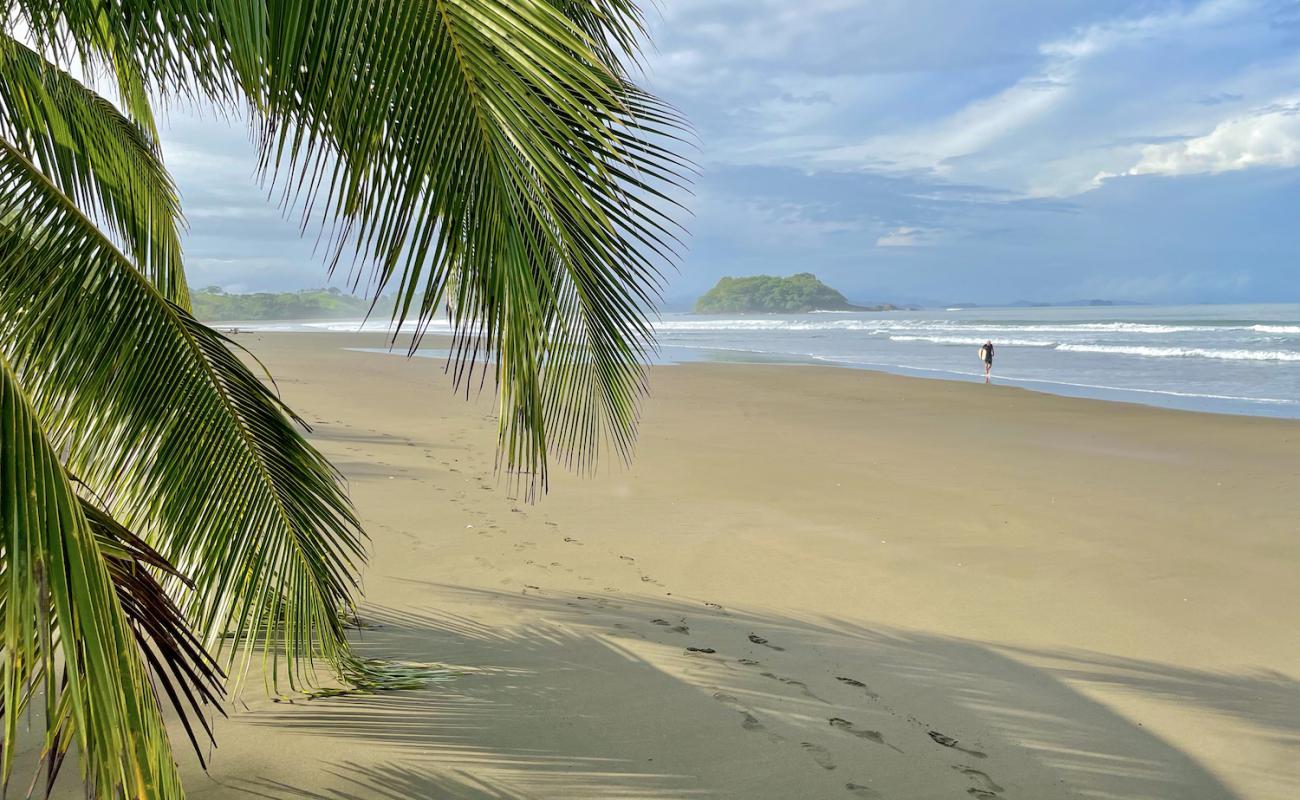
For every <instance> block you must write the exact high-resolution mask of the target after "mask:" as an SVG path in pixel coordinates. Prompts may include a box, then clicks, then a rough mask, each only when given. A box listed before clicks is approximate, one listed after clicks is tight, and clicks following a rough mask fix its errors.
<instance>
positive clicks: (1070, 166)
mask: <svg viewBox="0 0 1300 800" xmlns="http://www.w3.org/2000/svg"><path fill="white" fill-rule="evenodd" d="M1257 8H1258V4H1257V3H1256V2H1252V0H1206V1H1205V2H1202V3H1199V4H1196V5H1193V6H1191V7H1182V6H1178V7H1174V8H1173V9H1172V10H1167V11H1161V12H1158V13H1152V14H1148V15H1145V16H1140V17H1120V18H1116V19H1112V20H1108V21H1106V22H1102V23H1098V24H1093V25H1089V26H1086V27H1080V28H1077V29H1075V30H1074V31H1073V32H1072V33H1071V34H1070V35H1069V36H1065V37H1060V38H1055V39H1049V40H1046V41H1044V42H1043V43H1041V44H1039V45H1038V47H1037V50H1038V53H1039V55H1040V56H1041V59H1040V60H1039V63H1038V65H1037V67H1036V69H1034V70H1033V71H1032V72H1029V73H1028V74H1025V75H1023V76H1022V77H1020V78H1019V79H1018V80H1016V81H1015V82H1014V83H1011V84H1010V85H1008V86H1006V87H1005V88H1003V89H1001V90H1000V91H997V92H994V93H992V94H987V95H984V96H983V97H978V98H976V99H974V100H971V101H969V102H967V103H966V104H965V105H964V106H962V107H960V108H958V109H956V110H955V111H952V112H950V113H949V114H947V115H946V116H942V117H938V118H936V119H931V120H928V121H925V122H922V123H919V124H912V125H910V126H907V127H905V128H902V129H896V130H893V131H889V132H887V133H882V134H878V135H875V136H871V137H870V138H867V139H865V140H863V141H860V142H859V143H856V144H851V145H840V146H835V147H830V148H825V149H823V150H821V151H820V152H819V153H816V154H815V156H814V158H815V159H816V160H818V161H820V162H821V163H823V164H825V165H827V166H831V167H836V168H846V167H850V168H851V167H857V168H866V169H873V170H879V169H892V170H905V171H913V170H921V171H925V172H929V173H931V174H934V175H937V176H940V177H943V178H946V179H949V180H955V181H965V182H976V183H982V184H987V185H992V186H998V187H1002V188H1008V189H1011V190H1013V191H1016V192H1020V193H1023V194H1024V195H1025V196H1030V197H1043V196H1049V197H1050V196H1057V197H1061V196H1070V195H1074V194H1078V193H1080V192H1084V191H1087V190H1089V189H1091V188H1095V186H1096V185H1097V184H1096V182H1095V181H1094V180H1091V178H1092V176H1095V175H1097V174H1098V172H1099V171H1102V170H1105V169H1107V168H1109V169H1112V170H1113V169H1114V168H1115V167H1116V166H1118V165H1122V164H1124V163H1125V162H1126V161H1128V162H1129V163H1131V159H1132V157H1133V154H1134V153H1135V152H1136V148H1135V146H1133V145H1127V146H1120V147H1115V146H1111V145H1109V144H1107V143H1106V140H1107V139H1115V138H1122V137H1123V136H1124V135H1125V134H1126V133H1129V132H1130V130H1131V128H1130V127H1129V126H1140V127H1139V128H1138V130H1133V131H1132V133H1134V134H1138V135H1140V134H1141V133H1148V134H1149V133H1151V131H1152V129H1155V130H1156V131H1157V135H1168V134H1169V133H1172V131H1168V130H1167V129H1166V124H1165V122H1161V121H1158V120H1159V118H1160V117H1161V116H1163V115H1167V114H1169V113H1170V111H1169V109H1170V107H1171V106H1174V105H1175V103H1176V102H1177V100H1176V94H1169V93H1168V90H1167V89H1163V88H1162V87H1158V86H1157V85H1156V84H1151V85H1149V86H1147V87H1145V89H1144V91H1146V92H1149V93H1150V94H1151V95H1152V96H1153V97H1155V98H1156V99H1155V100H1153V101H1150V102H1148V103H1147V104H1146V105H1143V104H1140V103H1131V102H1130V98H1129V97H1126V96H1118V97H1117V96H1115V94H1114V91H1115V90H1114V88H1113V86H1107V84H1108V83H1113V81H1114V74H1115V72H1116V71H1117V68H1118V69H1120V70H1122V69H1124V67H1123V66H1122V64H1123V63H1125V62H1124V59H1131V58H1135V57H1138V56H1134V54H1135V53H1137V54H1142V53H1149V52H1153V51H1155V50H1156V49H1157V48H1159V47H1163V46H1166V45H1169V44H1170V43H1176V42H1183V43H1184V45H1182V46H1185V41H1186V40H1187V39H1188V38H1189V37H1191V36H1192V35H1193V34H1197V35H1204V36H1209V35H1211V34H1210V33H1209V32H1210V31H1213V30H1216V29H1217V28H1218V26H1222V25H1226V24H1230V23H1233V22H1234V21H1238V20H1240V18H1242V17H1243V16H1244V15H1247V14H1248V13H1249V12H1251V11H1252V10H1257ZM1108 59H1109V60H1108ZM1116 59H1119V61H1120V64H1121V65H1118V66H1117V64H1116V63H1112V62H1114V61H1115V60H1116ZM1167 77H1168V76H1163V77H1162V78H1161V79H1162V80H1164V79H1165V78H1167ZM1132 79H1133V80H1136V81H1138V84H1141V82H1142V77H1141V76H1133V78H1132ZM1161 94H1164V96H1161ZM1107 106H1110V107H1111V108H1110V109H1107V108H1106V107H1107ZM1193 108H1194V109H1195V111H1197V112H1199V114H1200V115H1201V116H1200V117H1198V120H1203V119H1204V116H1205V115H1207V114H1208V113H1212V112H1209V111H1208V107H1207V106H1204V105H1201V104H1194V105H1193ZM1084 115H1086V117H1087V118H1085V119H1079V117H1082V116H1084ZM1143 129H1145V130H1143ZM1182 130H1186V128H1182ZM1182 130H1179V131H1178V132H1180V133H1181V132H1182Z"/></svg>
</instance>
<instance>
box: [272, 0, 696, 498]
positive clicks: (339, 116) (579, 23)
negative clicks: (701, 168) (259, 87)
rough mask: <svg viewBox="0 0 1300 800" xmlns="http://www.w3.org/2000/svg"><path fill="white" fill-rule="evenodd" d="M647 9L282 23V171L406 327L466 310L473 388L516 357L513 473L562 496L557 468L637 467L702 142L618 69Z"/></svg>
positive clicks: (402, 14) (473, 3)
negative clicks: (665, 305)
mask: <svg viewBox="0 0 1300 800" xmlns="http://www.w3.org/2000/svg"><path fill="white" fill-rule="evenodd" d="M630 8H631V6H630V4H628V3H621V2H618V1H617V0H609V2H602V3H594V4H591V3H589V4H581V3H576V2H574V3H564V2H559V3H555V4H552V3H548V2H543V0H518V1H512V2H506V0H437V1H436V2H429V3H408V2H401V0H378V1H377V2H372V3H367V4H363V5H357V4H354V3H350V2H346V0H318V2H313V3H279V4H273V5H271V6H269V7H268V9H269V11H270V18H269V19H270V32H271V47H270V51H269V56H268V58H269V63H270V73H271V81H270V85H269V88H268V94H267V97H266V100H265V102H264V103H263V105H264V107H265V109H266V110H265V112H264V114H263V117H262V119H263V125H262V135H261V137H260V143H261V149H262V154H263V167H264V169H265V170H266V171H267V173H268V175H269V176H270V178H271V180H272V181H273V182H278V184H279V185H280V186H282V187H284V189H285V191H286V193H287V195H288V196H289V197H290V198H291V199H296V200H297V201H298V203H299V204H300V205H301V206H302V207H303V208H304V209H306V212H307V213H308V214H309V215H310V214H312V213H316V214H317V215H318V216H319V218H320V219H321V220H322V221H323V222H329V221H333V220H342V223H343V224H342V226H341V229H342V231H343V232H344V234H343V235H342V236H340V237H339V246H340V251H339V254H340V256H342V255H343V254H344V253H345V252H350V253H351V257H352V258H355V259H357V263H358V264H369V265H373V270H372V271H371V272H370V273H369V274H368V280H369V283H370V285H372V286H374V287H376V289H375V290H376V291H381V290H382V289H383V288H385V287H388V288H395V289H396V290H397V292H398V294H399V295H400V296H401V298H402V301H401V302H400V303H399V304H398V307H397V312H396V315H395V317H396V319H397V320H399V321H400V320H403V319H406V318H408V317H414V318H417V319H418V320H419V321H420V322H421V323H422V324H427V323H428V322H429V321H430V320H431V318H432V317H433V316H434V315H435V314H436V313H438V312H439V311H440V310H441V308H442V307H443V306H446V307H447V309H448V313H449V316H450V318H451V320H452V322H453V324H454V326H455V329H456V333H457V336H458V343H457V346H456V348H455V353H456V359H455V361H456V366H455V374H456V376H457V378H458V379H466V378H468V377H469V376H470V375H471V374H472V367H471V366H470V365H471V364H472V362H473V360H474V359H475V358H476V357H478V356H479V355H480V354H483V355H490V354H495V355H496V356H497V360H496V367H495V369H496V379H497V383H498V386H499V390H500V395H501V412H500V419H501V435H500V444H501V455H502V459H503V462H504V464H505V466H506V467H507V468H508V469H510V470H512V471H518V472H521V473H525V474H528V475H532V476H534V477H535V478H536V479H538V480H539V481H540V482H541V483H542V484H543V485H544V483H545V473H546V466H547V458H548V456H549V455H559V456H560V457H562V458H564V459H566V460H568V461H569V462H570V463H573V464H575V465H577V466H579V467H587V466H590V465H591V464H593V463H594V462H595V460H596V458H597V457H598V456H599V455H600V453H601V452H602V451H613V452H615V453H617V454H618V455H620V456H624V457H626V456H627V455H628V454H629V452H630V449H631V442H632V440H633V433H634V428H635V420H636V414H637V405H638V399H639V397H640V395H641V392H642V387H643V370H642V362H643V360H644V356H645V355H646V353H647V351H648V350H649V349H650V348H651V347H652V330H651V328H650V326H649V324H648V322H647V320H646V314H647V312H648V310H649V308H650V307H651V306H653V304H654V303H655V301H656V300H657V299H658V292H659V287H660V285H661V277H662V275H661V272H660V270H661V268H662V267H663V266H665V265H667V264H670V263H672V261H673V259H674V258H675V255H676V252H677V249H678V246H679V244H680V242H679V240H678V238H677V237H678V234H679V228H678V227H677V226H676V224H675V222H674V221H673V219H672V217H671V216H670V214H669V213H668V212H669V211H670V210H671V209H672V208H673V201H672V199H671V197H670V195H669V193H668V190H669V189H671V188H672V187H675V186H679V185H681V184H683V183H685V182H687V181H688V180H689V174H690V171H691V165H690V164H689V163H688V162H687V161H686V160H685V159H683V158H681V157H680V156H679V155H678V154H677V152H676V149H675V148H676V147H677V145H678V143H679V142H680V139H681V131H682V128H683V125H682V122H681V120H680V117H679V116H678V115H677V114H676V113H675V112H674V111H673V110H672V109H670V108H668V107H667V106H665V105H664V104H662V103H660V102H659V101H657V100H656V99H654V98H653V97H651V96H649V95H647V94H646V93H644V92H641V91H639V90H637V89H636V88H635V87H634V86H632V85H631V84H630V83H628V82H627V81H626V80H625V79H624V78H622V77H621V75H620V74H619V73H617V72H616V71H614V70H613V69H612V68H611V67H610V64H609V63H608V62H609V61H610V59H611V56H610V53H611V51H610V49H609V48H610V47H611V46H612V45H611V44H610V41H611V39H612V40H613V41H614V42H618V41H619V40H620V38H621V39H622V40H625V41H626V42H627V44H626V46H627V47H631V46H632V41H633V39H634V31H635V30H637V25H639V19H638V18H636V17H635V16H628V15H627V14H626V13H624V15H623V16H621V17H620V16H619V15H618V14H615V13H612V12H617V11H619V10H620V9H622V10H623V11H624V12H626V11H627V10H628V9H630ZM562 11H568V12H569V14H570V15H571V16H566V14H565V13H562ZM571 17H572V18H571ZM575 18H576V19H575ZM393 30H401V31H403V32H404V35H402V36H393V35H391V31H393ZM597 35H599V36H601V37H603V38H602V39H601V40H600V41H599V42H598V41H596V40H595V39H594V38H593V37H594V36H597ZM344 53H346V54H347V55H346V59H345V62H346V63H345V64H339V63H338V61H339V59H338V56H337V54H344ZM344 67H346V68H345V69H344ZM354 279H355V280H357V281H361V280H362V279H363V273H361V272H358V273H356V274H355V277H354ZM421 293H422V295H421Z"/></svg>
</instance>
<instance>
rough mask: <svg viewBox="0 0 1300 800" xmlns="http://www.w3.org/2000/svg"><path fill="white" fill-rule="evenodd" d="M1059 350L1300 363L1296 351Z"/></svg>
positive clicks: (1061, 347) (1123, 347)
mask: <svg viewBox="0 0 1300 800" xmlns="http://www.w3.org/2000/svg"><path fill="white" fill-rule="evenodd" d="M1056 349H1057V350H1064V351H1067V352H1072V353H1109V354H1111V355H1119V356H1141V357H1143V358H1217V359H1221V360H1223V361H1300V352H1296V351H1294V350H1221V349H1213V348H1206V347H1138V346H1128V345H1109V344H1061V345H1057V347H1056Z"/></svg>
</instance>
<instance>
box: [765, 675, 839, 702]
mask: <svg viewBox="0 0 1300 800" xmlns="http://www.w3.org/2000/svg"><path fill="white" fill-rule="evenodd" d="M759 674H760V675H762V676H763V677H764V678H770V679H772V680H774V681H779V682H780V683H784V684H785V685H786V686H797V687H798V688H799V691H800V692H802V693H803V696H804V697H811V698H812V699H813V700H816V701H817V702H819V703H825V702H826V701H825V700H823V699H821V698H820V697H818V696H817V695H815V694H813V693H812V690H811V689H809V688H808V684H806V683H804V682H803V681H797V680H795V679H794V678H785V677H782V676H780V675H775V674H773V673H771V672H760V673H759ZM828 705H829V704H828Z"/></svg>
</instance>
